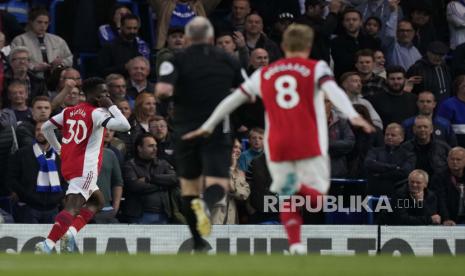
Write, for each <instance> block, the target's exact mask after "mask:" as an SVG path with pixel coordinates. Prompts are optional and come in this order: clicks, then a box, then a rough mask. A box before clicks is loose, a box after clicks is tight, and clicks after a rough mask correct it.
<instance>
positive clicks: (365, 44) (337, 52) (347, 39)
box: [331, 33, 381, 79]
mask: <svg viewBox="0 0 465 276" xmlns="http://www.w3.org/2000/svg"><path fill="white" fill-rule="evenodd" d="M380 47H381V45H380V43H379V41H377V40H376V39H375V38H373V37H371V36H368V35H365V34H362V33H360V34H359V35H358V37H356V38H355V37H352V36H350V35H348V34H347V33H343V34H341V35H339V36H337V37H336V38H334V39H333V40H331V55H332V57H333V60H334V75H335V76H336V79H339V77H340V76H341V75H342V74H343V73H345V72H348V71H356V70H355V53H356V52H357V51H358V50H361V49H367V48H368V49H372V50H377V49H380Z"/></svg>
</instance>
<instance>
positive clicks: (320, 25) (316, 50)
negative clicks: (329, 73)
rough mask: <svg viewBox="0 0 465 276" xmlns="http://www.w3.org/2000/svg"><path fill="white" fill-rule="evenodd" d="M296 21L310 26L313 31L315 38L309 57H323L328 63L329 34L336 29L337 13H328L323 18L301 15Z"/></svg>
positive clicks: (318, 58) (317, 58)
mask: <svg viewBox="0 0 465 276" xmlns="http://www.w3.org/2000/svg"><path fill="white" fill-rule="evenodd" d="M296 22H297V23H300V24H305V25H307V26H310V27H312V28H313V30H314V31H315V40H314V42H313V46H312V53H311V54H310V57H311V58H313V59H316V60H320V59H323V60H325V61H326V62H327V63H329V54H330V53H329V52H330V51H329V49H330V46H331V40H330V38H331V35H332V34H333V33H334V32H335V31H336V27H337V22H338V17H337V14H334V13H329V14H328V16H326V18H325V19H323V18H319V19H314V18H310V17H309V16H307V15H303V16H301V17H299V18H297V20H296Z"/></svg>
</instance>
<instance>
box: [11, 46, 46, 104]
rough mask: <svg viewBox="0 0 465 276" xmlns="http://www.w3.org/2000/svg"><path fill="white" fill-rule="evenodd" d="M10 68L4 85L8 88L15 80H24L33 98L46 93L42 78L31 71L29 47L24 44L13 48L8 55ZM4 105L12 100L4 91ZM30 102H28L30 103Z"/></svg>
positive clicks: (29, 96)
mask: <svg viewBox="0 0 465 276" xmlns="http://www.w3.org/2000/svg"><path fill="white" fill-rule="evenodd" d="M8 61H9V63H10V68H9V69H8V70H7V71H5V75H4V82H3V87H4V88H7V87H8V86H9V85H10V83H12V82H13V81H22V82H24V83H26V84H27V85H26V87H27V96H28V99H29V100H32V99H33V98H34V97H35V96H40V95H46V94H47V87H46V85H45V81H44V80H43V79H42V78H38V77H36V76H35V75H34V74H33V73H32V72H31V71H29V67H30V54H29V50H28V48H26V47H24V46H17V47H15V48H14V49H12V50H11V52H10V55H9V56H8ZM2 96H3V99H2V100H3V107H8V106H9V104H10V102H9V100H8V93H3V95H2ZM29 103H30V102H28V104H29Z"/></svg>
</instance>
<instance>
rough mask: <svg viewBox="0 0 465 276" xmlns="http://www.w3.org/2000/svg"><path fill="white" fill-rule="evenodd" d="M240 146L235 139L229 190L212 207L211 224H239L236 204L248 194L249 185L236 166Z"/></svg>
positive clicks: (245, 198)
mask: <svg viewBox="0 0 465 276" xmlns="http://www.w3.org/2000/svg"><path fill="white" fill-rule="evenodd" d="M241 147H242V146H241V143H240V142H239V140H237V139H235V140H234V145H233V149H232V153H231V181H230V182H229V183H230V187H229V192H228V193H227V194H225V195H224V197H223V199H222V200H220V201H219V202H218V203H216V204H215V206H214V207H213V210H212V218H211V221H212V224H239V214H238V208H237V205H238V203H240V202H243V201H245V200H247V198H248V197H249V195H250V186H249V184H248V183H247V182H246V181H245V174H244V171H242V170H240V169H239V166H238V165H239V164H238V159H239V156H240V155H241Z"/></svg>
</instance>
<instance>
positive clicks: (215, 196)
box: [203, 184, 225, 211]
mask: <svg viewBox="0 0 465 276" xmlns="http://www.w3.org/2000/svg"><path fill="white" fill-rule="evenodd" d="M224 193H225V191H224V188H223V186H221V185H219V184H213V185H211V186H208V187H207V188H206V189H205V192H204V193H203V200H204V201H205V203H206V204H207V207H208V210H210V211H211V210H213V207H214V206H215V204H216V203H217V202H218V201H220V200H221V199H222V198H223V197H224Z"/></svg>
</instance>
